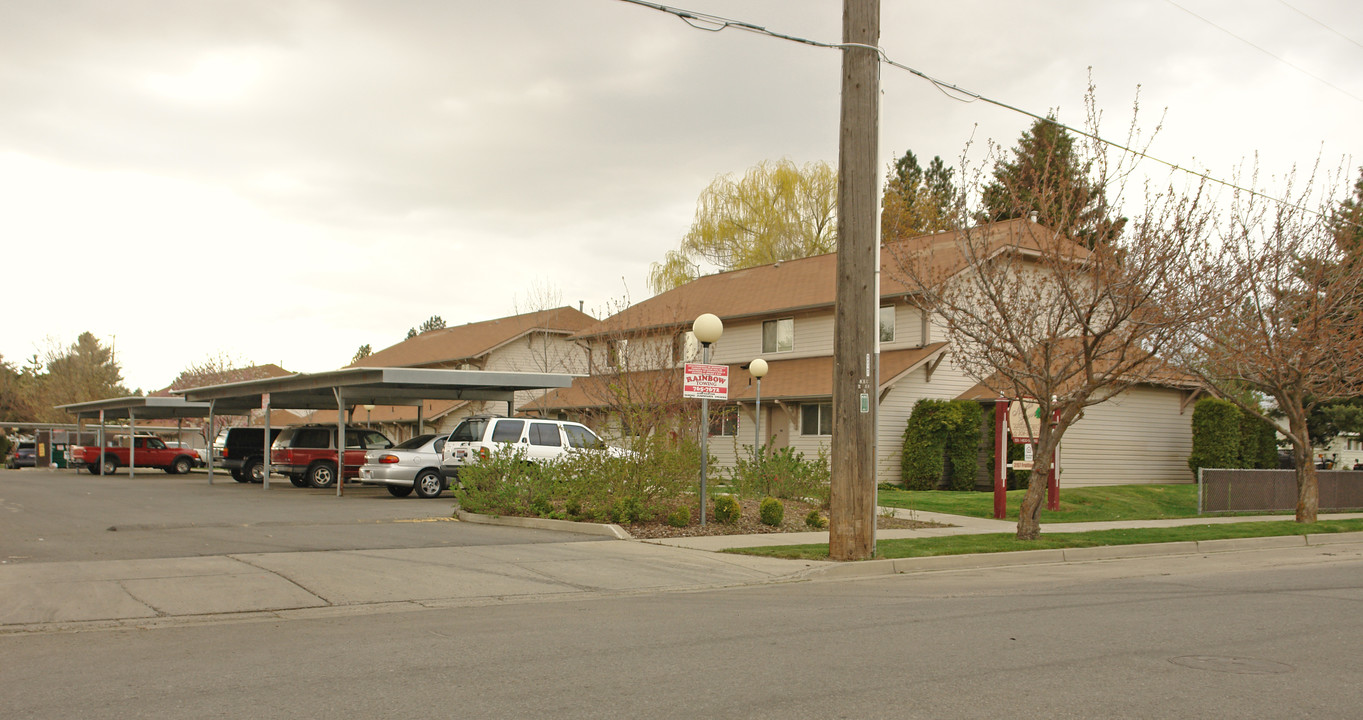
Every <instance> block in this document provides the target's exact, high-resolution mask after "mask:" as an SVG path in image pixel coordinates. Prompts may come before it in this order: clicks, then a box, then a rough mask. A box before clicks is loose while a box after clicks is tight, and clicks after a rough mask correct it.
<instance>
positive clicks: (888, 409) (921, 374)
mask: <svg viewBox="0 0 1363 720" xmlns="http://www.w3.org/2000/svg"><path fill="white" fill-rule="evenodd" d="M975 383H976V381H975V379H974V378H970V377H967V376H966V375H965V373H963V372H961V370H960V368H958V367H956V365H955V364H953V363H952V361H951V353H950V351H948V352H947V357H946V359H945V360H943V361H942V364H941V365H938V366H937V370H936V371H934V372H933V373H932V379H931V380H928V376H927V368H918V369H917V370H914V371H913V372H911V373H909V374H908V375H907V376H905V377H904V378H903V379H901V380H900V381H899V382H897V383H895V385H894V387H893V388H892V389H891V390H890V392H889V394H887V395H886V396H885V399H884V400H883V401H882V402H881V403H880V414H879V415H878V416H877V417H876V456H877V457H876V460H877V462H876V472H877V474H878V477H877V478H876V479H877V482H899V480H900V477H899V458H900V455H901V450H902V446H903V442H904V427H905V426H906V425H907V423H908V421H909V415H911V414H912V413H913V406H914V404H915V403H917V402H918V401H919V400H922V399H923V398H934V399H938V400H951V399H954V398H955V397H956V396H958V395H960V394H961V393H963V392H965V391H966V390H969V389H970V388H972V387H974V386H975Z"/></svg>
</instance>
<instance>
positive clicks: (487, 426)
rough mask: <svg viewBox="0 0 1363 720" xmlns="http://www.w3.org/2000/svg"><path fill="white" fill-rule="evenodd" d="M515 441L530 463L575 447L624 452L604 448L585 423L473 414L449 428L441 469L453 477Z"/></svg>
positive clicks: (557, 455) (549, 457)
mask: <svg viewBox="0 0 1363 720" xmlns="http://www.w3.org/2000/svg"><path fill="white" fill-rule="evenodd" d="M508 444H515V445H516V446H517V447H518V448H520V450H521V451H522V452H524V453H525V459H526V460H529V461H530V462H536V463H539V462H547V461H550V460H554V459H556V458H559V457H562V456H563V455H565V454H567V453H569V452H573V451H575V450H603V451H606V452H610V453H622V452H624V451H622V450H619V449H616V448H611V447H607V445H606V443H605V442H603V441H602V440H601V438H599V437H597V436H596V433H594V432H592V431H591V430H590V429H589V428H588V427H587V426H586V425H583V424H581V423H575V422H569V421H567V420H545V419H540V418H505V417H495V416H490V415H474V416H471V417H467V418H464V420H463V421H461V422H460V423H459V424H458V425H456V426H455V427H454V430H452V431H450V434H449V437H448V439H447V441H446V442H445V447H444V449H442V450H441V453H440V472H441V475H443V476H444V477H445V478H446V479H449V478H456V477H458V475H459V468H460V467H461V466H463V465H466V464H468V463H470V462H474V461H475V460H476V459H477V458H480V457H481V458H486V457H488V456H489V455H491V454H492V453H494V452H496V451H497V448H498V447H499V446H505V445H508Z"/></svg>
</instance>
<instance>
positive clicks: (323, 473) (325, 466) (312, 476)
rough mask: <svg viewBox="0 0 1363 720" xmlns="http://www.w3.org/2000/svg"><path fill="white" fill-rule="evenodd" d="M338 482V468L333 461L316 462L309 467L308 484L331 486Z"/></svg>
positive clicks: (323, 486) (320, 486) (317, 486)
mask: <svg viewBox="0 0 1363 720" xmlns="http://www.w3.org/2000/svg"><path fill="white" fill-rule="evenodd" d="M335 484H336V469H335V468H333V467H332V466H331V463H320V462H319V463H316V464H315V465H313V466H312V467H310V468H308V485H311V486H312V487H315V488H329V487H331V486H332V485H335Z"/></svg>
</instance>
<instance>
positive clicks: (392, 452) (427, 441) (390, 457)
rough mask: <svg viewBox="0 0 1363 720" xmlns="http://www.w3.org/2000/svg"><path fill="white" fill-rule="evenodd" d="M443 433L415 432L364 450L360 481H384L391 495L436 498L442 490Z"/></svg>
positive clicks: (379, 482)
mask: <svg viewBox="0 0 1363 720" xmlns="http://www.w3.org/2000/svg"><path fill="white" fill-rule="evenodd" d="M444 446H445V436H444V435H417V436H416V437H414V438H412V439H411V440H408V441H407V442H404V443H401V444H399V445H396V446H394V447H391V448H387V449H384V450H371V451H369V452H367V453H365V456H364V465H361V466H360V482H362V483H369V484H371V485H384V486H386V487H387V488H388V492H389V493H390V494H392V495H393V496H394V497H407V496H408V495H411V494H412V491H413V490H416V494H417V497H423V498H437V497H440V494H441V493H442V492H444V491H445V481H444V479H442V478H441V477H440V450H441V448H443V447H444Z"/></svg>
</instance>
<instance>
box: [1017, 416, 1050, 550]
mask: <svg viewBox="0 0 1363 720" xmlns="http://www.w3.org/2000/svg"><path fill="white" fill-rule="evenodd" d="M1039 432H1040V435H1039V436H1038V438H1037V440H1038V442H1037V446H1036V452H1035V453H1034V454H1033V456H1032V457H1033V458H1034V460H1033V463H1032V474H1031V481H1030V482H1029V483H1027V494H1026V495H1024V496H1023V497H1022V507H1021V508H1020V509H1019V510H1018V534H1017V538H1018V539H1019V540H1035V539H1037V538H1038V537H1041V508H1043V507H1045V506H1046V479H1047V476H1049V475H1050V472H1051V460H1052V459H1053V457H1054V453H1055V444H1056V442H1057V441H1058V440H1059V439H1060V436H1059V435H1058V434H1057V433H1055V432H1053V431H1052V430H1051V427H1050V423H1048V422H1042V423H1041V428H1040V430H1039Z"/></svg>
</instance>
